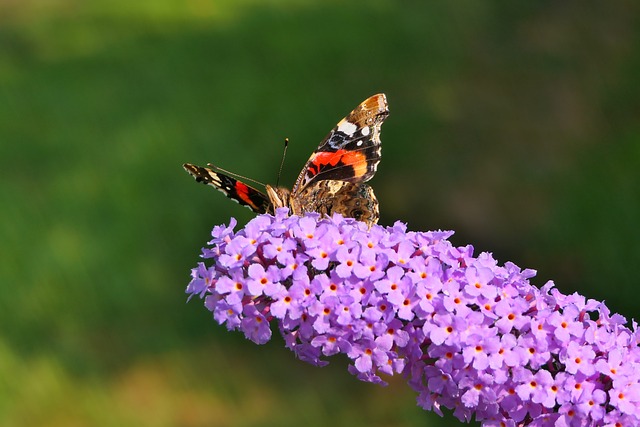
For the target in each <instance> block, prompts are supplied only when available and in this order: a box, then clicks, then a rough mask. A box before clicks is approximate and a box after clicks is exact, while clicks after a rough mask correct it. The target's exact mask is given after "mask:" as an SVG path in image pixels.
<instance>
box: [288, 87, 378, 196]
mask: <svg viewBox="0 0 640 427" xmlns="http://www.w3.org/2000/svg"><path fill="white" fill-rule="evenodd" d="M388 115H389V106H388V105H387V98H386V96H385V95H384V94H383V93H379V94H377V95H373V96H372V97H370V98H368V99H366V100H365V101H364V102H362V103H361V104H360V105H358V106H357V107H356V109H355V110H353V111H352V112H351V113H349V115H348V116H346V117H345V118H344V119H342V120H340V122H338V124H337V125H336V127H334V128H333V129H332V130H331V132H329V135H327V137H326V138H325V139H324V140H323V141H322V143H320V146H319V147H318V148H317V149H316V151H315V152H314V153H313V154H312V155H311V157H310V158H309V160H308V161H307V163H306V164H305V167H304V169H302V171H301V172H300V175H298V179H297V180H296V183H295V185H294V187H293V190H292V194H293V195H296V194H298V193H300V192H301V191H303V190H304V189H305V188H306V187H308V186H309V185H310V184H312V183H314V182H318V181H321V180H338V181H346V182H352V183H361V182H366V181H368V180H370V179H371V178H372V177H373V175H374V174H375V173H376V168H377V166H378V163H379V162H380V155H381V145H380V127H381V126H382V123H383V122H384V120H385V119H386V118H387V116H388Z"/></svg>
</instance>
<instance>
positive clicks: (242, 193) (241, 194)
mask: <svg viewBox="0 0 640 427" xmlns="http://www.w3.org/2000/svg"><path fill="white" fill-rule="evenodd" d="M236 193H237V194H238V198H239V199H241V200H242V201H243V202H245V203H246V204H247V205H249V206H251V207H252V208H253V209H256V210H258V207H257V206H256V204H255V203H254V202H253V200H251V198H250V197H249V187H247V186H246V185H245V184H243V183H241V182H240V181H238V182H236Z"/></svg>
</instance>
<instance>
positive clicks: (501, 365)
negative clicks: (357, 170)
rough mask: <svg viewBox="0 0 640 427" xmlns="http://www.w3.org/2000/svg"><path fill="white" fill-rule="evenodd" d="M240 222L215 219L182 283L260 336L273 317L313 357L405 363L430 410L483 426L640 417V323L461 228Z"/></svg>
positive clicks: (372, 374)
mask: <svg viewBox="0 0 640 427" xmlns="http://www.w3.org/2000/svg"><path fill="white" fill-rule="evenodd" d="M235 226H236V221H235V220H234V219H232V220H231V222H230V225H229V226H228V227H226V226H217V227H215V228H214V229H213V232H212V236H213V239H212V240H211V241H210V242H209V245H210V246H209V247H207V248H204V249H203V255H202V256H203V258H205V259H209V260H210V266H208V267H207V264H206V263H198V266H197V267H196V268H194V269H193V270H192V274H191V276H192V279H191V282H190V283H189V285H188V287H187V290H186V292H187V293H188V294H189V298H191V297H192V296H194V295H195V296H198V297H200V298H204V300H205V306H206V307H207V309H209V310H210V311H212V312H213V316H214V319H215V320H216V321H217V322H218V323H220V324H226V326H227V328H228V329H230V330H232V329H240V330H242V331H243V332H244V334H245V336H246V337H247V338H248V339H250V340H252V341H254V342H256V343H258V344H263V343H265V342H267V341H269V339H271V334H272V329H271V324H277V325H278V327H279V330H280V333H281V334H282V336H283V337H284V339H285V343H286V345H287V347H288V348H290V349H291V350H293V351H294V353H295V354H296V355H297V356H298V357H299V358H300V359H302V360H304V361H307V362H309V363H313V364H316V365H319V366H322V365H325V364H326V363H327V362H326V361H324V360H323V357H327V356H331V355H334V354H338V353H342V354H345V355H346V356H347V357H349V358H350V359H351V362H352V363H351V365H350V366H349V372H351V373H352V374H354V375H356V376H357V377H358V378H359V379H361V380H363V381H369V382H374V383H380V384H384V381H383V380H382V379H381V378H380V374H384V375H394V374H403V375H404V376H405V377H406V378H407V379H408V382H409V384H410V385H411V387H413V388H414V389H415V390H416V391H417V392H418V404H419V405H420V406H422V407H423V408H424V409H427V410H433V411H435V412H436V413H438V414H440V415H442V410H441V408H443V407H444V408H448V409H450V410H452V412H453V414H454V416H456V417H457V418H458V419H460V420H461V421H470V420H471V419H474V418H475V419H476V420H478V421H480V422H481V424H482V425H483V426H640V381H639V379H640V350H639V347H638V340H639V338H640V333H639V332H638V328H637V325H636V324H635V322H634V323H633V329H632V330H631V329H629V328H627V327H625V326H624V324H625V323H626V320H625V319H624V318H623V317H622V316H620V315H617V314H613V315H611V314H610V312H609V310H608V309H607V307H606V306H605V305H604V304H603V303H600V302H598V301H594V300H587V299H586V298H584V297H582V296H580V295H578V294H573V295H563V294H562V293H560V292H559V291H558V290H557V289H555V288H554V286H553V282H547V283H546V284H545V285H544V286H542V288H537V287H535V286H533V285H531V284H530V283H529V279H530V278H531V277H533V276H534V275H535V271H533V270H528V269H527V270H521V269H520V268H519V267H517V266H516V265H515V264H513V263H510V262H509V263H506V264H505V265H504V266H500V265H498V262H497V261H496V260H494V259H493V257H492V256H491V254H489V253H481V254H479V255H478V256H474V255H473V247H472V246H469V245H468V246H464V247H454V246H453V245H452V244H451V243H450V242H449V240H448V238H449V237H450V236H451V235H452V234H453V233H452V232H447V231H444V232H443V231H435V232H426V233H423V232H410V231H407V229H406V226H405V225H404V224H402V223H399V222H397V223H396V224H394V225H393V226H392V227H382V226H378V225H374V226H373V227H371V229H368V228H367V225H366V224H364V223H361V222H358V221H356V220H353V219H350V218H343V217H341V216H339V215H335V216H333V217H331V218H326V217H325V218H321V217H320V216H319V215H317V214H307V215H306V216H304V217H297V216H288V212H287V210H286V209H279V210H278V211H277V212H276V215H275V216H271V215H259V216H258V217H256V218H255V219H254V220H252V221H250V222H249V223H248V224H247V225H246V227H245V228H244V229H241V230H239V231H237V232H235V231H233V229H234V228H235Z"/></svg>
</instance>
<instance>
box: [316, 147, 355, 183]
mask: <svg viewBox="0 0 640 427" xmlns="http://www.w3.org/2000/svg"><path fill="white" fill-rule="evenodd" d="M338 163H342V164H343V165H345V166H351V167H353V174H354V177H355V178H358V177H360V176H362V175H364V174H365V173H367V158H366V156H365V155H364V154H363V153H362V152H360V151H349V150H338V151H336V152H333V153H331V152H326V151H325V152H321V153H316V155H315V156H314V158H313V160H312V161H311V164H312V165H313V168H309V171H310V172H311V173H312V174H313V175H317V174H318V173H319V172H320V170H321V169H322V168H326V167H327V166H336V165H337V164H338ZM314 169H315V170H314Z"/></svg>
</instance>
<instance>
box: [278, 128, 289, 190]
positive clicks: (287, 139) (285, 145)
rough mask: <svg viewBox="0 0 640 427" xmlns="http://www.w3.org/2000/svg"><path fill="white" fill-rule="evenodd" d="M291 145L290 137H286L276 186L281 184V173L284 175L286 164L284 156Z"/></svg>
mask: <svg viewBox="0 0 640 427" xmlns="http://www.w3.org/2000/svg"><path fill="white" fill-rule="evenodd" d="M288 146H289V138H285V139H284V150H282V161H281V162H280V170H279V171H278V178H277V179H276V187H277V186H278V184H280V175H282V167H283V166H284V158H285V156H286V155H287V147H288Z"/></svg>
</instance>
